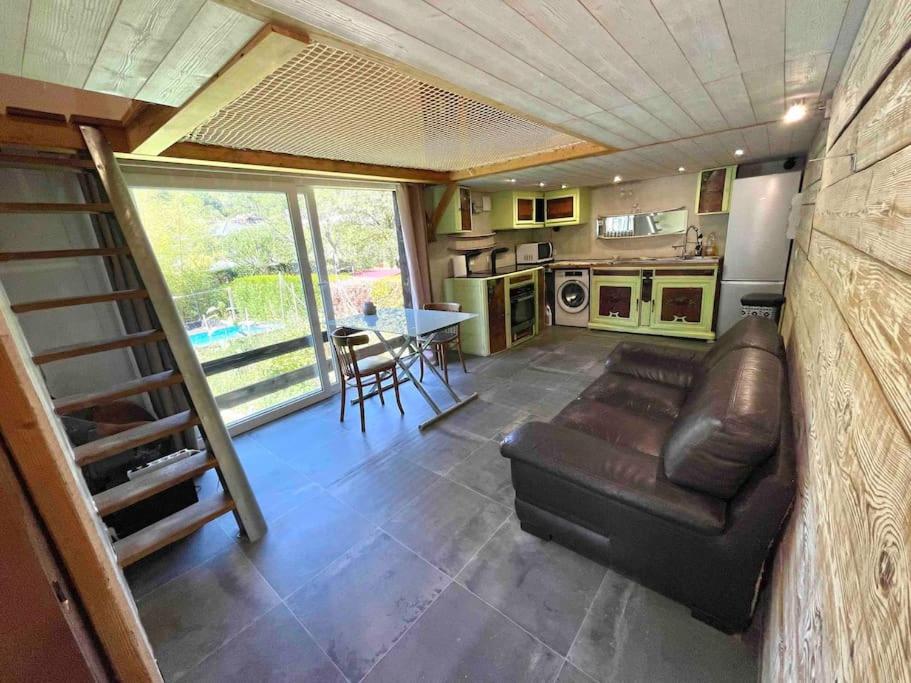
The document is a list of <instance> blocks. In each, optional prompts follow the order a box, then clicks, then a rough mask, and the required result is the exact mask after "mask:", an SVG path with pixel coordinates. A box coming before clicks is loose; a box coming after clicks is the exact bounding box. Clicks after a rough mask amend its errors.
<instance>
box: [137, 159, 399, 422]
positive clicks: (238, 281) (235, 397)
mask: <svg viewBox="0 0 911 683" xmlns="http://www.w3.org/2000/svg"><path fill="white" fill-rule="evenodd" d="M130 181H131V184H132V185H133V195H134V198H135V200H136V203H137V205H138V207H139V211H140V213H141V216H142V220H143V224H144V226H145V228H146V231H147V233H148V235H149V239H150V241H151V242H152V246H153V248H154V250H155V253H156V256H157V258H158V261H159V263H160V265H161V268H162V270H163V271H164V274H165V279H166V280H167V282H168V285H169V287H170V288H171V291H172V293H173V296H174V300H175V302H176V303H177V307H178V309H179V310H180V312H181V314H182V316H183V319H184V325H185V326H186V329H187V332H188V334H189V337H190V341H191V343H192V345H193V348H194V349H195V351H196V354H197V356H198V358H199V360H200V362H201V363H202V366H203V370H204V371H205V373H206V376H207V378H208V380H209V384H210V386H211V387H212V391H213V393H214V394H215V396H216V400H217V402H218V404H219V407H220V408H221V411H222V415H223V417H224V419H225V421H226V422H227V423H228V425H229V426H230V427H231V428H232V431H234V432H235V433H236V432H239V431H244V430H245V429H248V428H250V427H253V426H256V425H258V424H261V423H263V422H266V421H268V420H270V419H274V418H275V417H278V416H280V415H283V414H286V413H288V412H290V411H292V410H296V409H298V408H300V407H303V406H305V405H308V404H309V403H312V402H314V401H317V400H321V399H323V398H325V397H327V396H328V395H330V394H332V393H335V392H336V391H337V390H338V377H337V375H336V372H335V370H334V362H333V354H332V351H331V348H330V344H329V342H328V332H329V321H330V320H334V319H336V318H342V317H345V316H348V315H352V314H354V313H357V312H359V311H360V308H361V305H362V304H363V302H364V301H366V300H367V299H370V300H372V301H373V302H374V303H376V305H377V306H378V307H401V306H406V305H409V302H410V295H409V291H408V290H409V288H408V284H407V276H404V275H403V271H405V272H407V268H405V267H404V264H405V260H404V250H403V246H402V240H401V231H400V229H399V222H398V216H397V210H396V201H395V193H394V191H393V189H392V187H391V186H388V185H386V186H375V187H374V186H358V187H351V186H342V185H339V186H330V185H315V184H313V185H311V184H309V183H305V182H295V181H294V180H289V179H287V178H280V179H274V178H273V179H269V180H266V181H263V180H261V179H258V178H245V177H235V176H233V175H224V176H221V177H218V176H215V175H214V174H198V173H196V174H187V175H181V174H176V175H174V176H169V177H163V176H160V175H157V174H155V175H153V174H148V175H138V174H137V175H131V176H130Z"/></svg>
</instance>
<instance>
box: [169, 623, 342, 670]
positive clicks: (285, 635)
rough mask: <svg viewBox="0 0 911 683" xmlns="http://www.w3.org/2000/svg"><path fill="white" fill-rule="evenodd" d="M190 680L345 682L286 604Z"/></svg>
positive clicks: (229, 644)
mask: <svg viewBox="0 0 911 683" xmlns="http://www.w3.org/2000/svg"><path fill="white" fill-rule="evenodd" d="M186 679H187V680H188V681H194V683H196V682H199V683H206V682H208V681H211V683H234V682H236V683H248V681H259V682H262V683H292V682H293V681H312V682H313V683H345V677H344V676H343V675H342V674H341V672H340V671H339V670H338V668H337V667H336V666H335V664H333V663H332V660H330V659H329V657H327V656H326V654H325V653H324V652H322V650H320V649H319V647H318V646H317V645H316V643H315V642H313V639H312V638H311V637H310V636H309V635H308V634H307V632H306V631H305V630H304V628H303V626H301V625H300V624H299V623H298V621H297V619H295V618H294V615H293V614H291V612H290V611H289V610H288V608H287V607H285V606H284V605H278V606H277V607H275V608H273V609H272V611H271V612H269V613H268V614H266V615H265V616H263V617H261V618H260V619H258V620H257V621H256V622H255V623H253V625H251V626H249V627H247V628H246V629H245V630H244V631H242V632H241V633H239V634H237V635H236V636H234V638H232V639H231V640H229V641H228V642H227V643H225V644H224V645H223V646H222V647H221V648H219V649H218V650H216V651H215V652H213V653H212V654H211V655H209V656H208V657H206V659H205V660H204V661H203V662H202V663H201V664H200V665H199V666H197V667H196V668H195V669H193V670H192V671H191V672H190V673H189V674H187V676H186Z"/></svg>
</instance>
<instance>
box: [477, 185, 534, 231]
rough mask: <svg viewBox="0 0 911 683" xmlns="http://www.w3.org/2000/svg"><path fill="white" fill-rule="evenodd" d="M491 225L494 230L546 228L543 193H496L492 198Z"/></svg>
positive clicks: (507, 191)
mask: <svg viewBox="0 0 911 683" xmlns="http://www.w3.org/2000/svg"><path fill="white" fill-rule="evenodd" d="M490 225H491V227H492V228H493V229H494V230H514V229H515V230H518V229H523V228H543V227H544V193H543V192H519V191H516V192H512V191H509V190H506V191H504V192H495V193H493V194H492V195H491V196H490Z"/></svg>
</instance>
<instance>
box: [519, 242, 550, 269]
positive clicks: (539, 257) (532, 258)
mask: <svg viewBox="0 0 911 683" xmlns="http://www.w3.org/2000/svg"><path fill="white" fill-rule="evenodd" d="M555 253H556V252H555V251H554V245H553V242H527V243H526V244H520V245H519V246H517V247H516V263H517V264H526V263H549V262H550V261H553V260H554V254H555Z"/></svg>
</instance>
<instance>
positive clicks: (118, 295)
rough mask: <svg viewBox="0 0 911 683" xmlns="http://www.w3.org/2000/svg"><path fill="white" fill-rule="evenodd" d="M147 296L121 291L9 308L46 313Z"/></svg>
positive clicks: (15, 305) (70, 297)
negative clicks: (55, 309)
mask: <svg viewBox="0 0 911 683" xmlns="http://www.w3.org/2000/svg"><path fill="white" fill-rule="evenodd" d="M148 295H149V294H148V292H146V290H144V289H121V290H117V291H114V292H106V293H104V294H87V295H84V296H69V297H64V298H61V299H43V300H41V301H27V302H24V303H21V304H14V305H12V306H11V308H12V310H13V313H29V312H30V311H46V310H48V309H51V308H67V307H69V306H82V305H85V304H101V303H107V302H109V301H125V300H127V299H145V298H146V297H148Z"/></svg>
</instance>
